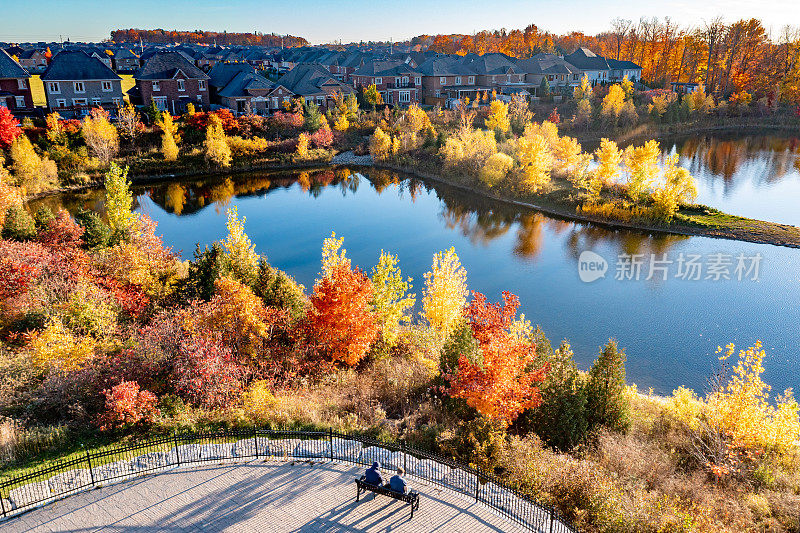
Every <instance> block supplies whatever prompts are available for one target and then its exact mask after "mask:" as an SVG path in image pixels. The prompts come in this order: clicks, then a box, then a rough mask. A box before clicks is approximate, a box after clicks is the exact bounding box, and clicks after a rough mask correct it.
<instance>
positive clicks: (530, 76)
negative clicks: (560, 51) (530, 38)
mask: <svg viewBox="0 0 800 533" xmlns="http://www.w3.org/2000/svg"><path fill="white" fill-rule="evenodd" d="M517 68H518V69H520V70H521V71H522V72H524V73H525V82H526V83H527V84H528V85H529V88H528V92H529V93H530V94H532V95H533V96H541V95H540V94H539V90H540V88H541V86H542V80H543V79H546V80H547V84H548V86H549V87H550V90H551V92H553V93H561V94H563V93H567V94H571V93H572V90H573V89H574V87H576V86H578V85H580V83H581V78H582V77H583V73H582V72H581V70H580V69H578V67H576V66H574V65H572V64H570V63H568V62H567V61H566V60H565V59H564V58H563V57H560V56H557V55H555V54H544V53H540V54H536V55H533V56H531V57H529V58H527V59H520V60H518V61H517Z"/></svg>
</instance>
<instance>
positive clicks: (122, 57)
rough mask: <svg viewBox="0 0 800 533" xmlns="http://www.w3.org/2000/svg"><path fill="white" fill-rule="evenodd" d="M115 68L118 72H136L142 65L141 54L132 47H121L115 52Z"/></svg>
mask: <svg viewBox="0 0 800 533" xmlns="http://www.w3.org/2000/svg"><path fill="white" fill-rule="evenodd" d="M113 59H114V70H116V71H117V72H135V71H136V69H138V68H139V67H140V66H142V65H141V62H140V61H139V56H138V55H137V54H136V53H135V52H134V51H133V50H131V49H130V48H121V49H119V50H117V52H116V53H115V54H114V57H113Z"/></svg>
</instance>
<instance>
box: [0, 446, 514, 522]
mask: <svg viewBox="0 0 800 533" xmlns="http://www.w3.org/2000/svg"><path fill="white" fill-rule="evenodd" d="M361 472H362V469H361V468H359V467H354V466H353V465H350V464H346V463H317V464H309V463H306V462H294V463H274V462H261V461H258V462H256V461H253V462H249V463H238V464H224V465H204V466H199V467H195V468H187V469H175V470H169V471H166V472H163V473H159V474H155V475H150V476H145V477H141V478H137V479H134V480H131V481H126V482H122V483H118V484H115V485H109V486H106V487H101V488H98V489H95V490H91V491H88V492H84V493H79V494H76V495H73V496H69V497H67V498H65V499H63V500H59V501H56V502H53V503H50V504H47V505H45V506H44V507H40V508H38V509H34V510H32V511H30V512H28V513H25V514H22V515H20V516H18V517H15V518H12V519H10V520H8V521H3V522H0V530H2V531H3V533H6V532H7V533H16V532H22V531H59V532H84V531H103V532H136V533H139V532H145V531H147V532H149V531H168V532H173V531H174V532H191V531H259V532H261V531H268V532H302V531H308V532H310V531H371V532H378V531H424V532H442V533H444V532H448V533H449V532H454V533H479V532H516V531H519V530H518V529H517V528H516V527H514V526H513V524H512V523H510V522H508V521H506V520H505V519H503V518H500V517H499V516H497V515H495V514H494V513H493V512H492V511H490V510H489V509H488V508H486V507H484V506H483V505H479V504H476V503H475V502H474V501H471V500H470V499H468V498H466V497H463V496H461V495H459V494H457V493H455V492H452V491H449V490H444V489H441V488H439V487H436V486H432V485H424V484H420V483H417V482H415V481H414V480H410V486H411V487H412V488H413V489H414V490H418V491H419V492H420V493H421V498H422V499H421V503H420V508H419V510H418V511H416V512H415V513H414V520H413V521H412V520H410V519H409V515H410V509H409V508H408V507H407V506H406V505H404V504H402V503H401V502H398V501H396V500H390V499H388V498H386V497H382V496H378V497H375V498H374V499H373V496H372V495H368V496H367V497H366V499H365V498H364V497H362V499H361V501H360V502H358V503H356V501H355V492H356V489H355V483H353V479H354V477H356V476H357V475H360V474H361Z"/></svg>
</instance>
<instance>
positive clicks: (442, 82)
mask: <svg viewBox="0 0 800 533" xmlns="http://www.w3.org/2000/svg"><path fill="white" fill-rule="evenodd" d="M439 85H447V78H446V77H445V76H442V77H440V78H439Z"/></svg>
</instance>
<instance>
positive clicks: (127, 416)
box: [100, 381, 158, 429]
mask: <svg viewBox="0 0 800 533" xmlns="http://www.w3.org/2000/svg"><path fill="white" fill-rule="evenodd" d="M103 395H105V397H106V411H105V413H104V414H103V416H102V417H101V418H100V427H101V428H102V429H112V428H115V427H122V426H129V425H135V424H140V423H142V422H150V421H152V420H153V417H154V416H155V415H157V414H158V409H157V408H156V403H157V402H158V398H156V395H155V394H153V393H152V392H150V391H146V390H141V389H139V384H138V383H137V382H135V381H123V382H121V383H119V384H118V385H114V386H113V387H111V390H108V389H106V390H104V391H103Z"/></svg>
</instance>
